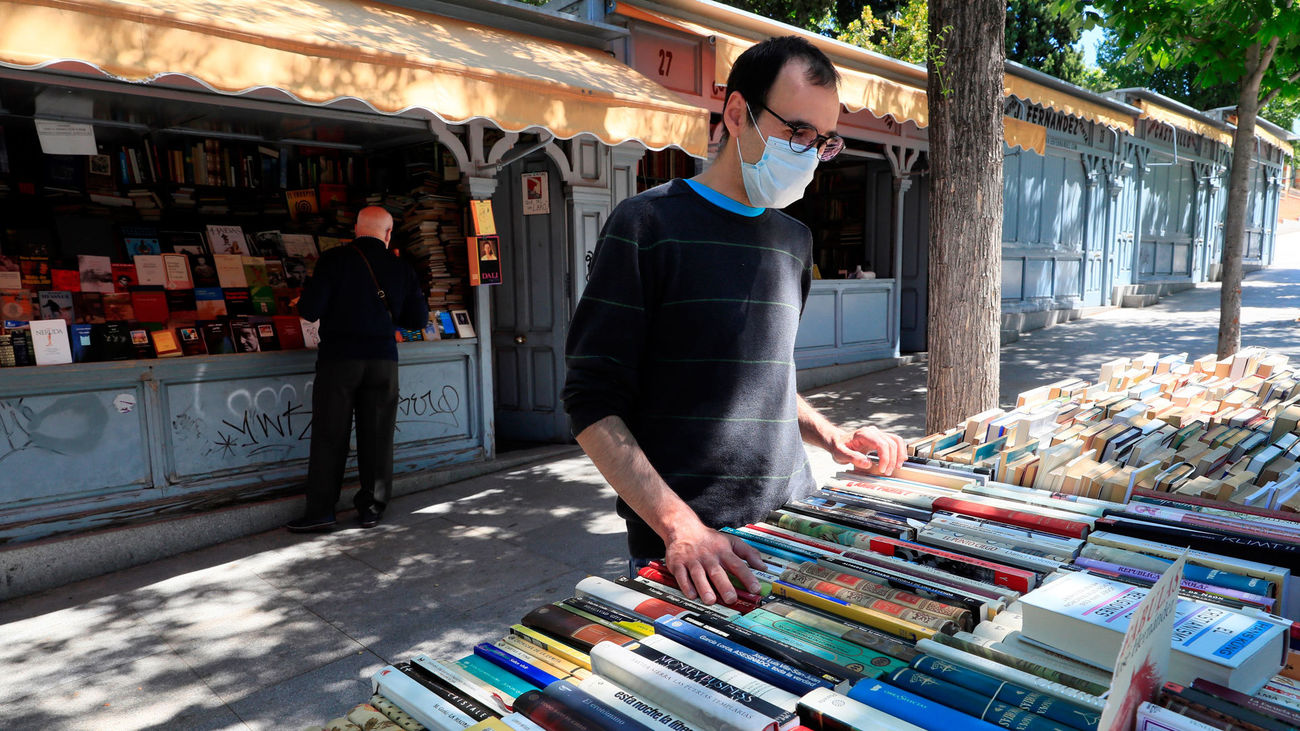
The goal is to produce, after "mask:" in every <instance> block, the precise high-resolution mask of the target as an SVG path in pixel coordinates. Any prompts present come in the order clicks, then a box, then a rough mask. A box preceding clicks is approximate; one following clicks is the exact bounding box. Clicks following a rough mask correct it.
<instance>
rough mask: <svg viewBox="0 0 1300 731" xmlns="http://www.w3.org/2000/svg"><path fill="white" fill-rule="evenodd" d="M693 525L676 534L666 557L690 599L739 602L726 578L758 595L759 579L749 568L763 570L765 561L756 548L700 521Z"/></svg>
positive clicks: (709, 602) (680, 529) (708, 601)
mask: <svg viewBox="0 0 1300 731" xmlns="http://www.w3.org/2000/svg"><path fill="white" fill-rule="evenodd" d="M694 523H695V524H694V525H690V526H685V527H678V528H676V529H675V530H674V531H673V535H672V537H671V539H670V540H668V541H666V544H667V546H668V549H667V552H666V555H665V556H664V564H665V565H666V566H667V567H668V570H669V571H670V572H671V573H672V575H673V578H675V579H676V580H677V584H678V586H680V587H681V590H682V593H683V594H685V595H686V598H687V599H696V598H698V599H699V600H700V601H701V602H703V603H705V604H713V603H714V602H717V601H721V602H722V603H723V604H731V603H732V602H734V601H736V590H735V588H734V587H732V585H731V580H730V579H728V578H727V575H728V574H730V575H732V576H734V577H736V578H737V579H738V580H739V581H740V583H741V585H743V586H744V587H745V588H746V590H747V591H749V592H751V593H754V594H757V593H758V591H759V583H758V579H756V578H754V574H753V573H751V572H750V570H749V569H750V567H751V566H752V567H753V568H756V569H761V568H764V564H763V559H762V557H761V556H760V555H759V553H758V551H757V550H755V549H754V547H753V546H751V545H749V544H748V543H745V542H744V541H742V540H740V539H739V538H737V537H735V536H731V535H727V534H726V533H720V532H718V531H716V530H714V529H712V528H709V527H708V526H706V525H704V524H703V523H700V522H699V521H698V520H697V521H695V522H694Z"/></svg>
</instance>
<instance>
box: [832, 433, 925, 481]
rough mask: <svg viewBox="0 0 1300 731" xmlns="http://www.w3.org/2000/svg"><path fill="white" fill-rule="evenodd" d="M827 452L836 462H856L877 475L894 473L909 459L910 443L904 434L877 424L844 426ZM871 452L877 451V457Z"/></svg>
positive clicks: (856, 465)
mask: <svg viewBox="0 0 1300 731" xmlns="http://www.w3.org/2000/svg"><path fill="white" fill-rule="evenodd" d="M827 451H828V452H830V453H831V456H832V457H834V458H835V461H836V462H839V463H840V464H852V465H853V466H854V467H856V468H858V469H860V470H866V471H867V472H869V473H871V474H873V475H892V474H894V470H897V469H898V467H899V465H901V464H903V462H905V461H907V443H906V442H904V441H903V440H902V438H901V437H898V436H895V435H893V434H890V433H888V432H884V431H881V430H880V429H877V428H876V427H874V426H864V427H862V428H861V429H858V430H857V431H853V432H850V431H847V430H845V429H840V430H839V431H838V433H837V434H836V435H835V437H834V439H832V440H831V444H830V445H829V446H828V447H827ZM868 452H875V453H876V457H875V458H874V459H873V458H871V457H870V456H868V454H867V453H868Z"/></svg>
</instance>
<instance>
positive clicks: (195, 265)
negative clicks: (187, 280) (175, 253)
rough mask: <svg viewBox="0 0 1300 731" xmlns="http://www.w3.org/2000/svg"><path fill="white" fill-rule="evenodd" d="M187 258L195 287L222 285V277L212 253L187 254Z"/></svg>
mask: <svg viewBox="0 0 1300 731" xmlns="http://www.w3.org/2000/svg"><path fill="white" fill-rule="evenodd" d="M185 258H186V259H188V260H189V265H190V276H191V277H192V278H193V279H194V286H195V287H220V286H221V278H220V277H219V276H218V275H217V267H216V265H215V264H213V260H212V255H211V254H201V253H200V254H186V255H185Z"/></svg>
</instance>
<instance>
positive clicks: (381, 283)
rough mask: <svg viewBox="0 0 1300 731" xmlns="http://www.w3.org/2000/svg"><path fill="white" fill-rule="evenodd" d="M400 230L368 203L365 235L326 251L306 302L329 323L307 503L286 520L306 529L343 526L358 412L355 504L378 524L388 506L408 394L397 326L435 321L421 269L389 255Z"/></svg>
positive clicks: (360, 227)
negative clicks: (400, 405)
mask: <svg viewBox="0 0 1300 731" xmlns="http://www.w3.org/2000/svg"><path fill="white" fill-rule="evenodd" d="M392 234H393V217H392V216H391V215H389V213H388V211H386V210H384V209H383V208H380V207H379V206H369V207H367V208H363V209H361V212H360V213H358V214H357V237H356V238H355V239H353V240H352V242H351V243H348V244H345V245H342V246H337V247H335V248H333V249H330V250H329V251H327V252H325V253H324V254H322V255H321V258H320V261H318V262H317V264H316V271H315V272H314V274H313V276H312V277H311V279H308V280H307V283H306V285H305V286H304V287H303V290H302V296H301V297H300V298H299V299H298V301H297V304H298V314H299V315H301V316H302V318H303V319H304V320H307V321H308V322H315V321H317V320H319V321H320V346H319V349H318V351H317V354H316V381H315V383H314V384H313V385H312V424H311V457H310V459H309V462H308V468H307V505H306V508H305V509H304V511H303V515H302V517H301V518H298V519H297V520H293V521H290V522H289V524H288V525H286V526H285V527H286V528H288V529H289V530H290V531H293V532H296V533H305V532H313V531H324V530H330V529H331V528H333V527H334V522H335V521H334V507H335V504H336V503H337V502H338V500H339V493H340V491H341V488H342V485H343V468H344V465H345V464H346V462H347V457H348V433H349V432H350V431H351V430H352V421H353V416H354V415H355V417H356V430H357V472H358V476H359V478H360V483H361V487H360V489H359V490H357V494H356V496H355V497H354V498H353V500H352V504H353V505H354V506H356V508H357V518H358V520H359V521H360V523H361V527H362V528H370V527H373V526H374V525H376V524H378V523H379V519H380V517H381V516H382V515H383V512H384V508H385V507H386V506H387V504H388V498H389V494H390V492H391V491H392V486H393V431H394V429H395V428H396V424H397V395H398V394H397V342H396V339H395V338H394V336H393V330H394V328H398V327H401V328H407V329H410V330H419V329H423V328H424V326H425V324H426V323H428V321H429V307H428V304H427V303H426V301H425V299H424V293H423V292H422V291H421V290H420V284H419V282H418V281H417V279H416V276H415V271H414V270H413V269H411V266H410V265H409V264H407V263H406V262H404V261H402V260H400V259H398V258H396V257H393V256H389V255H387V254H386V253H385V250H386V249H387V248H388V243H389V240H390V238H391V237H392Z"/></svg>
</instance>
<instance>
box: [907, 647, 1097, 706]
mask: <svg viewBox="0 0 1300 731" xmlns="http://www.w3.org/2000/svg"><path fill="white" fill-rule="evenodd" d="M916 649H918V650H921V651H922V652H924V653H925V654H927V655H933V656H934V657H936V658H938V659H940V660H943V661H945V662H950V663H952V664H953V665H960V666H962V667H964V668H969V669H971V670H976V671H978V672H981V673H984V674H985V675H992V676H993V677H995V678H997V679H998V680H1001V681H1002V682H1004V683H1014V684H1016V685H1019V686H1022V687H1025V688H1031V689H1033V690H1036V691H1038V692H1040V693H1044V694H1046V695H1050V696H1052V697H1054V698H1060V699H1061V700H1065V701H1070V702H1072V703H1077V704H1079V705H1081V706H1086V707H1088V708H1092V709H1095V710H1096V711H1097V712H1098V713H1100V712H1101V709H1103V708H1105V707H1106V701H1105V700H1103V699H1102V698H1100V697H1098V696H1095V695H1091V694H1089V693H1085V692H1083V691H1081V690H1079V689H1077V688H1071V687H1070V686H1068V685H1062V684H1060V683H1055V682H1052V681H1050V680H1047V679H1046V678H1040V677H1038V676H1037V675H1031V674H1029V673H1027V672H1025V671H1023V670H1017V669H1016V668H1013V667H1010V666H1008V665H1003V664H1002V663H1000V662H994V661H993V660H988V659H985V658H982V657H980V656H978V655H972V654H970V653H969V652H963V651H962V650H959V649H957V648H956V647H951V646H949V645H945V644H942V643H939V642H935V641H934V640H921V641H920V642H917V643H916Z"/></svg>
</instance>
